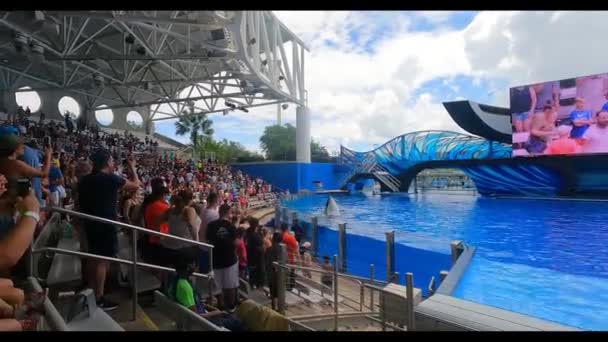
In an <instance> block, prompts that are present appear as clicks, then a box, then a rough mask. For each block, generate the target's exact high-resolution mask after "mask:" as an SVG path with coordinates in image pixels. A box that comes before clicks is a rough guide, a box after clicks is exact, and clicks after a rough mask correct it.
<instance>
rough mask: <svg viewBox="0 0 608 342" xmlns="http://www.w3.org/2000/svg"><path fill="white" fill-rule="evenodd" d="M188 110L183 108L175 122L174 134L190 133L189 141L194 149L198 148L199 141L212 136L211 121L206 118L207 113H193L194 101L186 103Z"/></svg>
mask: <svg viewBox="0 0 608 342" xmlns="http://www.w3.org/2000/svg"><path fill="white" fill-rule="evenodd" d="M188 107H189V108H188V110H184V112H183V113H182V115H184V116H182V117H180V118H179V121H177V122H176V123H175V134H177V135H186V134H190V142H191V143H192V146H193V147H194V149H195V150H198V146H199V144H200V141H201V140H202V141H205V140H210V139H211V138H212V136H213V133H214V131H213V128H211V126H212V125H213V121H212V120H210V119H208V118H207V114H205V113H198V114H195V111H194V103H189V104H188Z"/></svg>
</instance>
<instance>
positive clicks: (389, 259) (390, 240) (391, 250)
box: [385, 231, 395, 282]
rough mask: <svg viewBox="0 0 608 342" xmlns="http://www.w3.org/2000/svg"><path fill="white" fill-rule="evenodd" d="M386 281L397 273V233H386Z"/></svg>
mask: <svg viewBox="0 0 608 342" xmlns="http://www.w3.org/2000/svg"><path fill="white" fill-rule="evenodd" d="M385 234H386V281H387V282H390V281H391V276H392V275H393V273H395V232H394V231H392V232H386V233H385Z"/></svg>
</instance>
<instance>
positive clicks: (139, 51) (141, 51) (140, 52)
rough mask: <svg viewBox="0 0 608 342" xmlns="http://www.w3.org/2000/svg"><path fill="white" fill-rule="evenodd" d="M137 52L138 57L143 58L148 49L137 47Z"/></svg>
mask: <svg viewBox="0 0 608 342" xmlns="http://www.w3.org/2000/svg"><path fill="white" fill-rule="evenodd" d="M135 52H137V54H138V55H141V56H143V55H145V54H146V49H145V48H144V47H143V46H139V47H137V49H136V50H135Z"/></svg>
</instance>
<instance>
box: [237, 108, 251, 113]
mask: <svg viewBox="0 0 608 342" xmlns="http://www.w3.org/2000/svg"><path fill="white" fill-rule="evenodd" d="M239 110H242V111H243V112H245V113H249V110H247V108H245V107H239Z"/></svg>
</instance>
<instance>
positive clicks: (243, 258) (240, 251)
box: [236, 227, 247, 279]
mask: <svg viewBox="0 0 608 342" xmlns="http://www.w3.org/2000/svg"><path fill="white" fill-rule="evenodd" d="M243 236H245V229H244V228H242V227H239V228H238V230H237V232H236V256H237V257H238V259H239V278H241V279H247V249H246V248H245V240H243Z"/></svg>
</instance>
